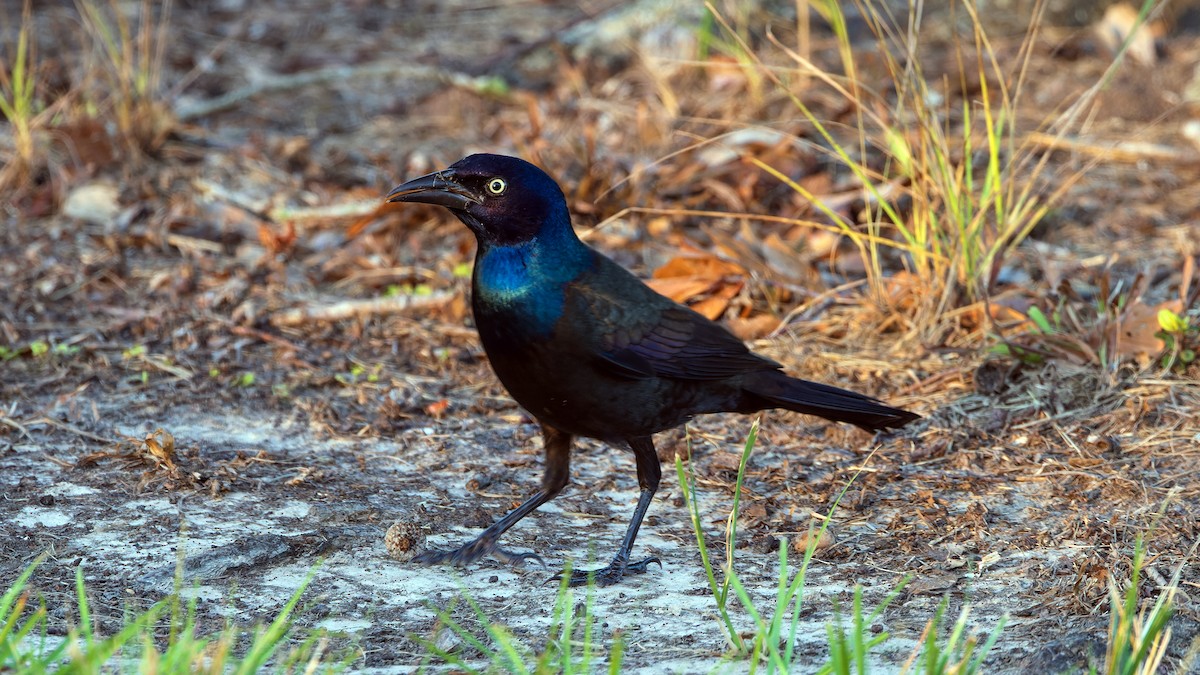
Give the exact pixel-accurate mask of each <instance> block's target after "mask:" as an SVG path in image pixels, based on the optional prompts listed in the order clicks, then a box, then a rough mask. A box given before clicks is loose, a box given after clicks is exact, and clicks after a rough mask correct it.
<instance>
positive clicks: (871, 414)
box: [742, 370, 921, 431]
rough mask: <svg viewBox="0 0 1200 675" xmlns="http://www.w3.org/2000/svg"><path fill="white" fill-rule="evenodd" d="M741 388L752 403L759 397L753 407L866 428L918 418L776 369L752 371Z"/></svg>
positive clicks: (887, 426)
mask: <svg viewBox="0 0 1200 675" xmlns="http://www.w3.org/2000/svg"><path fill="white" fill-rule="evenodd" d="M742 388H743V389H744V390H745V391H746V392H747V393H748V394H750V395H751V396H750V397H749V398H750V399H752V403H753V404H755V405H757V403H758V401H759V400H761V401H762V403H763V404H762V405H761V406H758V407H757V408H756V410H761V409H764V408H784V409H786V410H794V411H796V412H801V413H806V414H809V415H816V416H818V417H824V418H825V419H827V420H833V421H834V422H848V423H850V424H853V425H854V426H856V427H859V428H861V429H866V430H867V431H879V430H880V429H896V428H899V427H902V426H904V425H905V424H908V423H909V422H911V421H913V420H916V419H920V418H921V416H920V415H917V414H916V413H911V412H908V411H907V410H901V409H899V408H892V407H889V406H886V405H884V404H882V403H880V402H879V401H878V400H876V399H873V398H871V397H870V396H863V395H862V394H856V393H854V392H852V391H847V390H845V389H838V388H837V387H831V386H829V385H827V384H821V383H819V382H809V381H808V380H800V379H797V378H794V377H788V376H787V375H785V374H783V372H781V371H778V370H764V371H760V372H758V373H754V374H753V375H750V376H748V377H747V378H746V380H745V382H744V383H743V385H742ZM755 399H756V400H755Z"/></svg>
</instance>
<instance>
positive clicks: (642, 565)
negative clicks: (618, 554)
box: [546, 557, 662, 587]
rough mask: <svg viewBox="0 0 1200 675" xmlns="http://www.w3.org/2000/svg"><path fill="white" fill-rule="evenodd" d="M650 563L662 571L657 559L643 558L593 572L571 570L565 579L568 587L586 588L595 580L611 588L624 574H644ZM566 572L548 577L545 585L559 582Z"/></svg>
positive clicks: (613, 564)
mask: <svg viewBox="0 0 1200 675" xmlns="http://www.w3.org/2000/svg"><path fill="white" fill-rule="evenodd" d="M650 563H654V564H655V565H658V568H659V569H662V561H661V560H659V559H658V558H657V557H650V558H645V559H644V560H639V561H637V562H631V563H627V562H621V561H619V560H614V561H612V562H611V563H609V564H608V565H607V566H606V567H601V568H600V569H595V570H571V573H570V576H569V577H568V578H567V585H568V586H586V585H587V584H588V583H589V581H590V580H591V579H595V584H596V585H597V586H600V587H604V586H612V585H613V584H615V583H617V582H618V581H620V580H621V579H622V578H623V577H624V576H625V575H626V574H644V573H645V572H646V569H647V568H648V567H649V566H650ZM565 573H566V570H562V571H561V572H559V573H558V574H555V575H554V576H552V577H550V578H549V579H548V580H547V581H546V583H550V582H552V581H553V582H561V581H562V580H563V574H565Z"/></svg>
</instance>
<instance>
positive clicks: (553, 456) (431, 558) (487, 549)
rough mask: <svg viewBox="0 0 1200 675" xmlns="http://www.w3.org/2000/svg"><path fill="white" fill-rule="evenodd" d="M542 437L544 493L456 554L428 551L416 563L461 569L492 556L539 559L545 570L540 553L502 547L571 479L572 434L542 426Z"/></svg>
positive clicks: (508, 559)
mask: <svg viewBox="0 0 1200 675" xmlns="http://www.w3.org/2000/svg"><path fill="white" fill-rule="evenodd" d="M542 438H543V439H544V440H545V446H546V469H545V472H544V473H543V474H542V489H541V490H538V491H537V493H536V494H534V495H533V496H532V497H530V498H529V499H526V500H525V501H524V502H522V503H521V505H520V506H518V507H517V508H515V509H513V510H512V511H509V512H508V514H507V515H505V516H504V517H503V518H501V519H500V520H497V521H496V522H495V523H492V525H491V526H490V527H488V528H487V529H486V530H484V531H483V532H481V533H479V536H477V537H475V538H474V539H472V540H471V541H469V542H467V543H466V544H464V545H462V546H461V547H459V548H457V549H455V550H453V551H425V552H424V553H421V554H420V555H418V556H416V557H415V558H413V562H415V563H418V564H422V565H436V564H438V563H444V562H449V563H451V564H454V565H456V566H459V567H461V566H463V565H466V564H468V563H471V562H474V561H476V560H478V559H480V558H482V557H484V556H486V555H491V556H493V557H495V558H497V559H498V560H500V561H501V562H504V563H518V562H524V561H526V560H536V561H537V562H538V564H539V565H542V566H543V567H545V565H546V563H545V562H544V561H543V560H542V558H541V556H539V555H537V554H536V553H514V552H512V551H506V550H504V549H502V548H500V546H499V544H500V537H501V535H503V534H504V533H505V532H507V531H508V529H509V528H511V527H512V526H513V525H516V524H517V523H518V522H519V521H520V520H521V519H522V518H524V517H525V516H527V515H529V514H530V513H532V512H533V511H534V510H535V509H537V507H539V506H541V505H542V504H545V503H546V502H548V501H550V500H551V499H554V497H555V495H557V494H558V493H559V492H561V491H562V489H563V488H564V487H566V485H567V482H568V481H569V480H570V472H571V434H568V433H566V432H563V431H559V430H558V429H555V428H554V427H551V426H549V425H546V424H542Z"/></svg>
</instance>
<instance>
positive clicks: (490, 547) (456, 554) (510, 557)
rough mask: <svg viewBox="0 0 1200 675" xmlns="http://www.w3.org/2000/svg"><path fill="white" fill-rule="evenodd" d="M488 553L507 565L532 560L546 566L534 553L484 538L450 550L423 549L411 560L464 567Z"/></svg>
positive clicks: (421, 563) (425, 563) (423, 563)
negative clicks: (508, 549) (506, 547)
mask: <svg viewBox="0 0 1200 675" xmlns="http://www.w3.org/2000/svg"><path fill="white" fill-rule="evenodd" d="M488 555H490V556H492V557H493V558H495V559H497V560H499V561H500V562H502V563H505V564H507V565H523V564H524V563H525V562H526V561H529V560H532V561H535V562H537V564H539V565H541V566H542V567H545V566H546V561H544V560H542V557H541V556H539V555H538V554H536V553H514V552H512V551H506V550H505V549H502V548H500V547H499V546H497V545H496V542H495V541H493V540H490V539H484V538H479V539H473V540H471V541H469V542H467V543H466V544H464V545H462V546H460V547H459V548H456V549H454V550H452V551H438V550H433V551H425V552H424V553H420V554H418V555H417V556H416V557H414V558H413V559H412V561H413V562H414V563H416V564H418V565H440V564H442V563H450V564H451V565H454V566H455V567H464V566H466V565H469V564H470V563H473V562H475V561H476V560H479V559H480V558H483V557H485V556H488Z"/></svg>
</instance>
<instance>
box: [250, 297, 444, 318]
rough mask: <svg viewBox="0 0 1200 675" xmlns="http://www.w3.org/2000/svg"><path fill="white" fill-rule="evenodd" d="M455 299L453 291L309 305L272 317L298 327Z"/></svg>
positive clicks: (441, 303) (440, 303) (387, 312)
mask: <svg viewBox="0 0 1200 675" xmlns="http://www.w3.org/2000/svg"><path fill="white" fill-rule="evenodd" d="M453 297H454V293H452V292H450V291H440V292H437V293H431V294H429V295H396V296H392V297H388V298H372V299H370V300H346V301H343V302H338V303H334V304H332V305H309V306H307V307H297V308H294V309H289V310H285V311H282V312H278V313H276V314H275V315H273V316H272V317H271V324H272V325H274V326H298V325H300V324H304V323H308V322H309V321H341V320H343V319H352V318H361V317H368V316H377V315H383V314H396V313H399V312H404V311H407V310H410V309H414V308H418V307H434V306H437V305H443V304H445V303H447V302H449V301H450V299H451V298H453Z"/></svg>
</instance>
